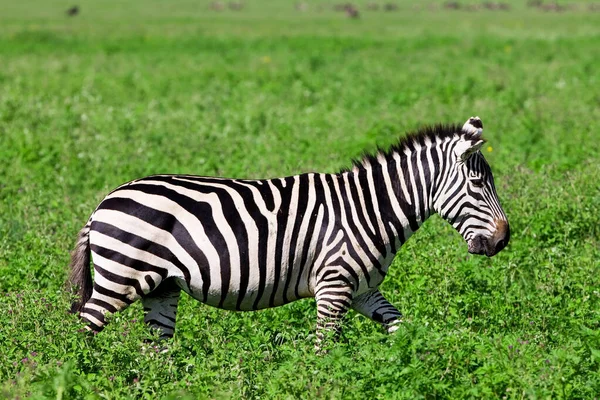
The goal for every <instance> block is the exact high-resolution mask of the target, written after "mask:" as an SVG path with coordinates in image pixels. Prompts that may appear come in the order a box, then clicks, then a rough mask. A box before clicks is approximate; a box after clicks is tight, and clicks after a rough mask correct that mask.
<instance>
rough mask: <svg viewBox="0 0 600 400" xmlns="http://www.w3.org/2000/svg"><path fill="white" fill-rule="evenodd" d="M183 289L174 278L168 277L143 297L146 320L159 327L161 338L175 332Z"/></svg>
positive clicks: (153, 326) (170, 336) (147, 322)
mask: <svg viewBox="0 0 600 400" xmlns="http://www.w3.org/2000/svg"><path fill="white" fill-rule="evenodd" d="M180 294H181V289H180V288H179V286H177V284H176V282H175V280H174V279H167V280H166V281H164V282H162V283H161V284H160V286H159V287H158V288H156V289H155V290H154V291H152V292H151V293H149V294H147V295H146V296H144V297H142V305H143V306H144V312H145V316H144V322H146V324H148V326H150V327H151V328H154V329H158V331H159V332H160V338H161V339H169V338H172V337H173V334H174V333H175V318H176V315H177V304H178V303H179V295H180Z"/></svg>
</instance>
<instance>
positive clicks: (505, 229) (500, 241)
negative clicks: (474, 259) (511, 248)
mask: <svg viewBox="0 0 600 400" xmlns="http://www.w3.org/2000/svg"><path fill="white" fill-rule="evenodd" d="M509 240H510V228H509V226H508V224H507V223H505V222H504V223H502V224H499V226H498V228H497V230H496V232H494V235H492V237H485V236H483V235H477V236H475V237H474V238H473V239H471V240H470V241H469V242H468V245H469V253H471V254H479V255H486V256H488V257H493V256H495V255H496V254H498V253H499V252H500V251H501V250H502V249H504V248H505V247H506V245H507V244H508V241H509Z"/></svg>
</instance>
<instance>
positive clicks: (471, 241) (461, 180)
mask: <svg viewBox="0 0 600 400" xmlns="http://www.w3.org/2000/svg"><path fill="white" fill-rule="evenodd" d="M482 133H483V124H482V122H481V119H479V117H471V118H469V120H468V121H467V122H466V123H465V124H464V126H463V127H462V132H461V133H460V134H458V135H456V136H454V138H453V139H452V140H451V141H450V145H449V146H448V147H447V148H446V152H448V153H447V154H444V163H447V165H446V166H444V167H442V168H443V169H445V174H443V175H445V177H444V179H443V181H441V182H440V185H439V186H438V189H437V190H436V194H435V196H434V209H435V211H436V212H437V213H438V214H439V215H440V216H442V218H444V219H445V220H446V221H448V222H449V223H450V224H451V225H452V226H454V228H455V229H456V230H457V231H458V232H459V233H460V234H461V235H462V237H463V238H464V239H465V241H466V242H467V244H468V246H469V253H471V254H485V255H486V256H488V257H491V256H493V255H495V254H496V253H498V252H499V251H500V250H502V249H503V248H504V247H506V245H507V244H508V241H509V239H510V228H509V225H508V220H507V218H506V214H505V213H504V210H502V207H501V206H500V202H499V201H498V195H497V194H496V188H495V186H494V177H493V176H492V171H491V169H490V166H489V165H488V163H487V162H486V161H485V158H484V157H483V154H481V152H480V151H479V149H480V148H481V146H482V145H483V144H484V143H485V140H484V139H483V138H482V136H481V135H482Z"/></svg>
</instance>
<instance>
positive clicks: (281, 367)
mask: <svg viewBox="0 0 600 400" xmlns="http://www.w3.org/2000/svg"><path fill="white" fill-rule="evenodd" d="M325 4H326V5H327V9H325V10H323V11H319V10H318V6H317V5H316V2H314V3H312V2H311V3H309V10H308V11H307V12H305V13H298V12H295V11H294V8H293V4H291V3H290V4H288V3H285V2H266V1H259V0H257V1H256V2H248V3H247V5H246V8H245V9H244V10H242V11H240V12H233V11H229V10H226V11H223V12H220V13H218V12H212V11H209V10H208V3H207V2H204V3H198V2H192V1H183V0H181V1H178V2H168V3H165V2H162V1H157V0H148V1H141V0H132V1H128V2H120V1H117V0H107V1H103V2H91V1H83V2H81V3H80V5H81V15H79V16H77V17H74V18H67V17H66V16H65V15H64V11H65V10H66V9H67V8H68V7H70V6H71V5H72V4H71V3H67V2H64V1H62V0H52V1H44V2H42V1H39V0H36V1H34V2H22V3H18V2H10V3H9V2H7V1H2V4H1V7H0V8H2V10H3V12H2V14H1V15H0V326H1V329H0V348H1V349H2V357H0V397H6V398H17V397H19V398H25V397H31V398H57V399H66V398H86V399H88V398H89V399H96V398H109V399H120V398H153V399H154V398H180V397H186V396H187V398H190V399H195V398H230V397H233V398H239V397H244V398H365V397H369V398H372V397H381V398H409V399H414V398H467V397H474V398H501V397H505V398H511V399H512V398H531V399H534V398H589V399H593V398H597V397H598V393H600V373H599V366H600V273H599V263H600V262H599V260H600V224H599V216H600V186H599V184H598V176H600V157H599V154H600V144H599V142H598V140H597V134H598V132H599V131H600V123H599V122H598V121H600V97H599V94H598V93H599V92H598V90H597V88H598V85H599V81H598V77H599V76H600V67H599V66H598V62H597V57H596V54H597V49H598V47H599V45H600V23H599V22H600V14H598V13H596V14H594V13H590V12H583V11H581V10H579V11H578V10H573V11H569V12H565V13H542V12H540V11H537V10H532V9H528V8H525V7H524V6H521V5H519V3H518V2H513V10H512V11H510V12H490V11H481V12H478V13H470V12H464V11H448V10H442V9H440V8H438V9H435V10H430V9H429V8H427V7H424V6H418V7H417V8H415V6H414V3H412V4H409V3H402V6H401V9H400V10H399V11H398V12H394V13H384V12H367V11H364V12H363V13H362V15H361V18H360V19H359V20H357V21H354V20H349V19H346V18H344V17H343V16H342V15H341V14H338V13H334V12H333V11H331V9H330V7H329V5H330V4H332V3H325ZM364 4H365V3H360V4H359V6H362V5H364ZM359 8H360V7H359ZM471 115H479V116H480V117H481V118H482V119H483V122H484V126H485V136H486V137H487V138H488V141H489V143H488V146H486V147H485V148H484V152H485V155H486V158H487V159H488V161H489V162H490V164H491V165H492V169H493V170H494V172H495V176H496V183H497V186H498V192H499V196H500V199H501V201H502V204H503V206H504V209H505V210H506V212H507V214H508V217H509V220H510V223H511V228H512V238H511V244H510V246H509V247H508V248H507V249H506V250H505V251H503V252H501V253H500V254H498V255H497V256H496V257H494V258H492V259H487V258H482V257H477V256H470V255H468V254H467V251H466V245H465V244H464V242H463V241H462V239H461V238H460V236H459V235H458V234H457V233H456V232H455V231H453V229H452V228H451V227H450V226H449V225H448V224H446V223H445V222H443V221H441V220H440V219H439V218H437V217H434V218H432V219H431V220H430V221H428V222H427V223H426V224H425V225H424V226H423V227H422V228H421V230H420V231H419V232H418V233H417V234H416V235H414V236H413V238H411V240H410V241H409V242H408V243H407V244H406V245H405V246H404V247H403V248H402V250H401V251H400V252H399V254H398V257H397V259H396V261H395V263H394V265H393V266H392V267H391V269H390V274H389V276H388V278H387V279H386V281H385V282H384V284H383V286H382V290H383V292H384V293H385V294H386V296H387V297H388V298H389V299H390V300H391V301H392V303H394V304H395V305H397V306H398V308H399V309H400V310H401V311H402V312H403V313H404V314H405V317H406V318H405V323H404V324H403V325H402V327H401V329H400V330H399V331H397V332H396V333H395V334H394V335H386V334H384V333H383V332H382V330H381V329H380V328H379V327H378V326H376V325H375V324H374V323H371V322H370V321H367V320H366V319H365V318H363V317H361V316H358V315H356V314H354V313H351V314H350V315H349V317H348V318H347V320H346V322H345V325H344V328H345V331H344V335H343V340H342V342H341V343H340V344H338V345H337V346H336V347H335V348H334V349H333V351H332V352H331V353H330V354H329V355H327V356H323V357H318V356H316V355H315V354H314V352H313V339H314V334H313V329H314V322H315V315H316V311H315V307H314V302H313V301H311V300H305V301H300V302H297V303H294V304H290V305H287V306H284V307H281V308H277V309H272V310H265V311H260V312H256V313H233V312H226V311H221V310H217V309H214V308H210V307H208V306H204V305H201V304H199V303H197V302H195V301H193V300H190V299H189V298H188V297H187V296H184V298H182V301H181V303H180V308H179V314H178V321H177V333H176V337H175V339H174V340H173V341H171V342H170V343H169V344H168V347H169V351H168V352H166V353H161V352H160V351H159V350H160V349H159V348H155V347H153V346H151V345H144V343H143V341H144V339H146V338H148V337H149V336H150V333H149V332H148V330H147V329H146V328H145V326H144V324H143V323H142V322H141V320H142V310H141V307H140V305H139V304H136V305H135V306H133V307H131V308H129V309H128V310H126V311H125V312H124V313H121V314H118V315H116V316H114V318H113V321H112V322H111V324H110V325H109V327H108V328H107V329H106V330H105V331H104V332H103V333H101V334H99V335H97V336H95V337H93V338H89V337H87V336H86V334H85V333H84V332H82V325H81V324H80V323H79V321H78V320H77V318H76V317H75V316H72V315H69V314H68V313H67V309H68V303H69V298H68V296H67V295H66V294H65V292H64V290H63V286H62V285H63V282H64V279H65V277H66V266H67V264H68V258H69V256H68V254H69V251H70V249H71V247H72V245H73V243H74V240H75V236H76V233H77V231H78V230H79V229H80V228H81V226H82V225H83V224H84V223H85V221H86V220H87V218H88V216H89V214H90V213H91V212H92V211H93V209H94V207H95V206H96V205H97V203H98V202H99V201H100V200H101V199H102V197H103V196H104V195H105V194H106V193H107V192H108V191H109V190H111V189H112V188H114V187H115V186H117V185H118V184H120V183H122V182H124V181H127V180H130V179H134V178H138V177H141V176H144V175H147V174H152V173H194V174H201V175H222V176H231V177H249V178H252V177H272V176H283V175H288V174H294V173H299V172H305V171H322V172H333V171H336V170H337V169H339V168H340V167H344V166H348V165H349V164H350V159H351V158H353V157H356V156H357V155H359V154H360V153H361V152H362V151H363V150H365V149H366V150H373V149H374V148H375V147H376V145H381V146H386V145H389V144H391V143H393V142H394V141H396V140H397V138H398V137H399V135H401V134H403V132H406V131H407V130H411V129H415V128H416V127H418V126H421V125H423V124H428V123H436V122H462V121H464V120H466V118H468V117H469V116H471Z"/></svg>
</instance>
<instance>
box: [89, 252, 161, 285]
mask: <svg viewBox="0 0 600 400" xmlns="http://www.w3.org/2000/svg"><path fill="white" fill-rule="evenodd" d="M90 249H91V250H92V251H93V252H94V253H96V254H98V255H99V256H101V257H104V258H106V259H109V260H112V261H114V262H116V263H119V264H122V265H125V266H127V267H129V268H132V269H135V270H136V271H143V272H155V273H157V274H159V275H160V276H161V277H162V278H163V279H165V278H166V277H167V275H168V271H167V269H166V268H161V267H155V266H154V265H151V264H148V263H146V262H144V261H141V260H137V259H135V258H131V257H128V256H126V255H125V254H121V253H119V252H118V251H116V250H111V249H107V248H105V247H102V246H98V245H95V244H92V245H90ZM144 279H145V278H144ZM146 281H147V279H146ZM153 283H154V282H153Z"/></svg>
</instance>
